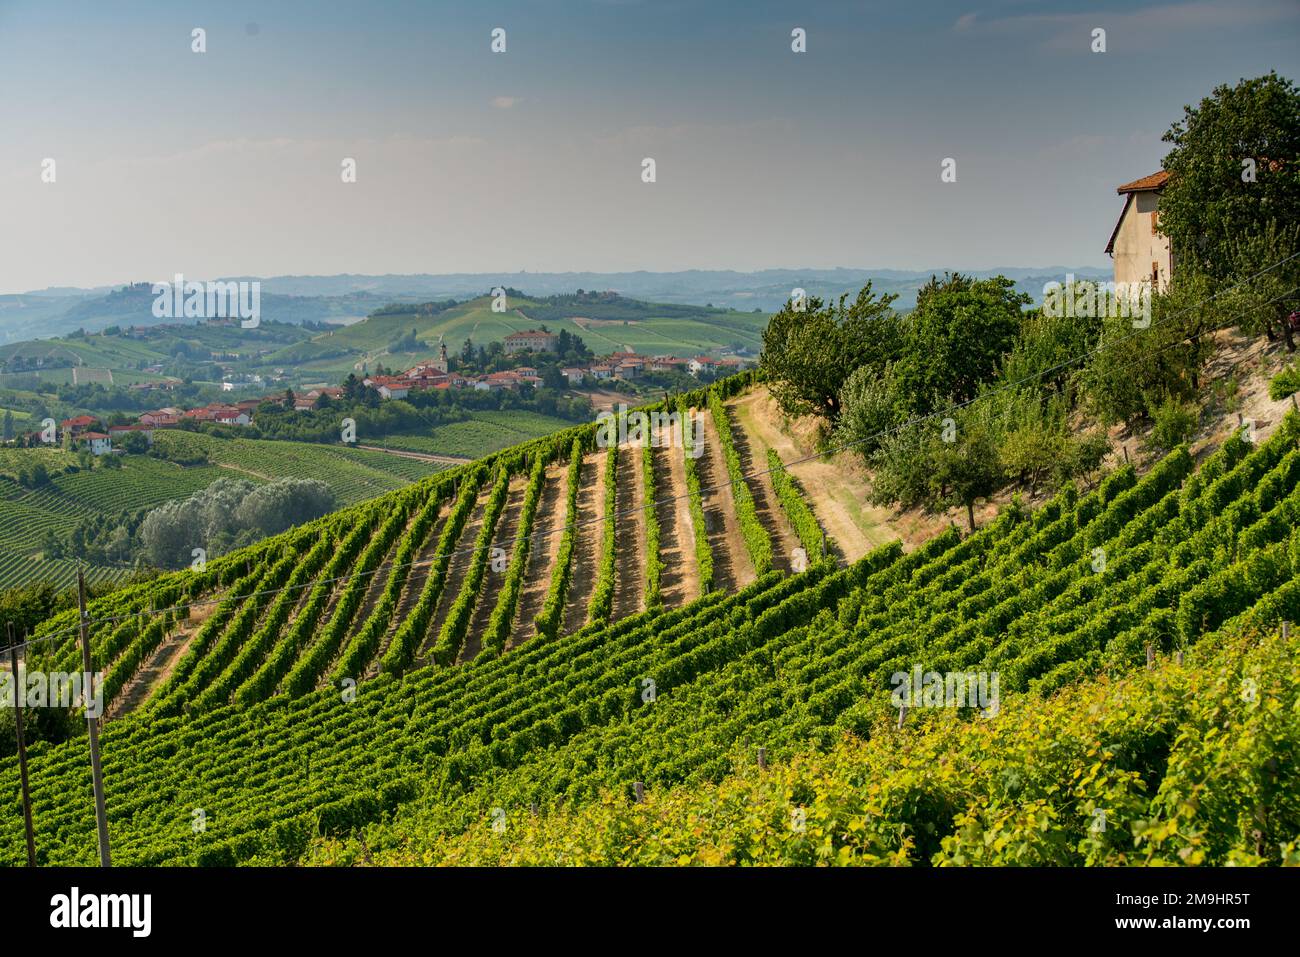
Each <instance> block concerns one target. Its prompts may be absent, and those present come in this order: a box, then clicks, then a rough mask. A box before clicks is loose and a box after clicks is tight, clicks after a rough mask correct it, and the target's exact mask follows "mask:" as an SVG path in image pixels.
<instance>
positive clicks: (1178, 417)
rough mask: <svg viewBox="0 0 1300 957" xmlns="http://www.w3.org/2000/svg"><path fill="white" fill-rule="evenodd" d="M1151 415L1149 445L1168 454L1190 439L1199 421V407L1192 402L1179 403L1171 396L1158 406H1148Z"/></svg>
mask: <svg viewBox="0 0 1300 957" xmlns="http://www.w3.org/2000/svg"><path fill="white" fill-rule="evenodd" d="M1148 410H1149V413H1150V415H1151V423H1152V427H1151V436H1150V438H1149V440H1148V441H1149V443H1150V445H1151V446H1152V447H1153V448H1157V449H1160V450H1161V451H1162V452H1170V451H1172V450H1173V449H1175V448H1177V447H1178V446H1180V445H1182V444H1183V443H1184V442H1186V441H1188V440H1189V439H1190V438H1191V437H1192V433H1194V432H1195V431H1196V426H1197V424H1198V422H1199V421H1200V407H1199V406H1197V405H1196V403H1194V402H1179V401H1178V400H1177V399H1175V398H1173V397H1172V396H1168V397H1166V398H1165V400H1164V401H1163V402H1160V403H1159V404H1158V405H1154V406H1148Z"/></svg>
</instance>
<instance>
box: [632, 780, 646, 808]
mask: <svg viewBox="0 0 1300 957" xmlns="http://www.w3.org/2000/svg"><path fill="white" fill-rule="evenodd" d="M632 790H633V791H635V792H636V803H637V804H644V803H645V785H644V784H642V783H641V782H640V781H633V782H632Z"/></svg>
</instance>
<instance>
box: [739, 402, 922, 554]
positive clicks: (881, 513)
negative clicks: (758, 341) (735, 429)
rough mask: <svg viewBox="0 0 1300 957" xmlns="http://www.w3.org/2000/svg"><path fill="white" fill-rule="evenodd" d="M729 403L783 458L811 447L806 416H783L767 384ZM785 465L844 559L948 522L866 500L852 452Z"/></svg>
mask: <svg viewBox="0 0 1300 957" xmlns="http://www.w3.org/2000/svg"><path fill="white" fill-rule="evenodd" d="M730 406H731V408H732V409H733V410H734V411H735V413H736V417H737V421H739V422H740V424H741V425H742V426H744V428H745V429H746V431H747V432H748V433H749V434H750V435H752V436H753V437H754V438H755V439H756V440H757V441H759V442H762V443H763V444H764V445H767V446H770V447H771V448H774V449H776V452H777V454H778V455H779V456H781V460H782V461H783V462H786V463H787V464H788V463H791V462H795V461H796V460H798V459H802V458H804V457H805V456H807V455H809V454H811V453H812V452H813V450H814V437H813V424H812V423H811V422H808V421H807V420H803V421H800V422H797V423H794V424H791V423H789V422H787V421H786V418H785V416H783V415H782V414H781V411H780V410H779V409H778V408H777V407H776V402H775V400H773V399H772V397H771V395H770V394H769V393H768V391H767V389H765V388H761V387H760V388H758V389H755V390H753V391H752V392H749V393H747V394H745V395H743V396H741V397H740V398H738V399H735V400H733V401H732V402H731V403H730ZM789 469H790V474H791V475H793V476H794V478H795V480H796V481H797V482H798V483H799V485H800V487H801V488H802V489H803V492H804V495H805V496H806V498H807V500H808V504H809V505H811V506H812V508H813V511H814V512H815V513H816V514H817V518H818V520H819V521H820V522H821V524H822V527H823V528H824V529H826V534H827V535H828V536H829V538H830V539H831V541H832V542H833V543H834V545H835V546H838V550H839V551H840V553H841V554H842V555H843V556H844V557H845V558H847V559H848V560H849V561H856V560H857V559H859V558H861V557H862V556H863V555H865V554H866V553H867V552H869V551H871V550H872V549H873V548H877V547H879V546H880V545H884V544H886V543H887V542H891V541H893V540H894V539H899V538H901V539H902V540H903V543H904V545H905V546H907V547H909V548H912V547H915V546H916V545H917V544H920V543H921V542H924V541H927V540H928V539H930V538H932V537H933V536H934V535H936V534H938V533H939V532H940V531H942V530H943V529H944V528H945V527H946V526H947V520H946V519H942V518H935V517H928V516H922V515H919V514H908V515H903V516H898V515H896V514H895V513H894V512H893V511H892V510H890V509H888V508H880V507H877V506H873V505H871V504H870V502H869V500H868V498H867V495H868V493H869V491H870V481H869V477H868V475H867V471H866V468H865V467H864V466H863V465H862V463H861V461H860V460H859V459H858V458H857V457H856V456H855V454H854V453H852V452H839V453H836V454H835V455H832V456H828V457H820V458H816V459H811V460H809V461H807V462H798V464H795V465H789Z"/></svg>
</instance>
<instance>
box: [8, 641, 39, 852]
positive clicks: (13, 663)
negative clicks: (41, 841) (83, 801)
mask: <svg viewBox="0 0 1300 957" xmlns="http://www.w3.org/2000/svg"><path fill="white" fill-rule="evenodd" d="M7 630H8V637H9V667H10V669H11V671H10V675H11V676H12V678H13V688H14V730H16V731H17V732H18V773H19V776H20V777H21V778H22V785H23V829H24V830H25V831H26V832H27V866H28V867H35V866H36V838H35V837H34V836H33V834H32V792H31V790H30V789H29V788H28V785H27V740H26V738H24V737H23V692H22V690H21V689H20V687H19V684H18V646H17V645H16V644H14V626H13V622H9V623H8V624H7Z"/></svg>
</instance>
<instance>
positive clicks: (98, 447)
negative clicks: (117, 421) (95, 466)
mask: <svg viewBox="0 0 1300 957" xmlns="http://www.w3.org/2000/svg"><path fill="white" fill-rule="evenodd" d="M81 439H82V440H83V441H85V442H88V443H90V454H91V455H107V454H108V453H109V452H112V451H113V440H112V439H110V438H109V437H108V436H107V435H105V434H104V433H103V432H82V433H81Z"/></svg>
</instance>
